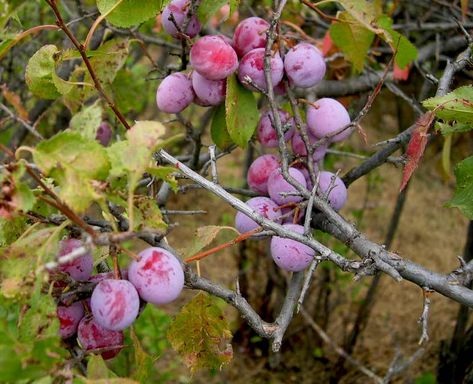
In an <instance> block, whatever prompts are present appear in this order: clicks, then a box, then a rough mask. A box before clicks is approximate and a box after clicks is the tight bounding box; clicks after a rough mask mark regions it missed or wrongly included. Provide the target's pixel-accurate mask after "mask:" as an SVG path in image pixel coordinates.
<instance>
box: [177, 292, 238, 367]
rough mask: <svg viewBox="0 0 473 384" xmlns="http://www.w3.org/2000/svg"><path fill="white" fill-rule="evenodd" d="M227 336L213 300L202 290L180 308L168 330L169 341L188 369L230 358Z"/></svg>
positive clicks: (209, 365) (222, 318) (220, 363)
mask: <svg viewBox="0 0 473 384" xmlns="http://www.w3.org/2000/svg"><path fill="white" fill-rule="evenodd" d="M231 338H232V334H231V332H230V331H229V330H228V324H227V321H226V320H225V317H224V316H223V312H222V310H221V309H220V307H219V306H218V305H217V302H216V299H215V298H213V297H212V296H210V295H209V294H207V293H204V292H199V293H198V294H197V295H195V296H194V298H193V299H192V300H191V301H190V302H189V303H187V304H186V305H185V306H184V307H183V308H182V309H181V312H180V313H179V314H178V315H177V316H176V318H175V319H174V321H173V323H172V324H171V326H170V327H169V331H168V339H169V342H170V343H171V345H172V347H173V348H174V349H175V350H176V351H177V352H178V353H179V354H180V356H181V357H182V358H183V359H184V362H185V364H186V365H187V366H188V367H189V368H190V369H191V371H192V372H196V371H197V370H199V369H204V368H207V369H211V370H217V369H221V368H222V366H223V365H225V364H228V363H229V362H230V361H231V359H232V357H233V351H232V346H231V344H230V341H231Z"/></svg>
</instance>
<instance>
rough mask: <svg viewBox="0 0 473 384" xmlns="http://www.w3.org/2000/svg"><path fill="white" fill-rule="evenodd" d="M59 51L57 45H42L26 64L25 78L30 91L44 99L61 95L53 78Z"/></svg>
mask: <svg viewBox="0 0 473 384" xmlns="http://www.w3.org/2000/svg"><path fill="white" fill-rule="evenodd" d="M58 53H59V50H58V48H57V47H56V46H55V45H52V44H49V45H45V46H44V47H41V48H40V49H39V50H38V51H37V52H36V53H35V54H34V55H33V56H31V58H30V60H29V61H28V65H27V66H26V73H25V80H26V84H27V85H28V88H29V89H30V91H31V92H32V93H33V94H34V95H35V96H38V97H41V98H43V99H56V98H57V97H59V96H60V95H61V93H60V92H59V90H58V89H57V87H56V83H59V82H58V81H57V80H56V81H55V80H54V79H53V74H55V73H56V72H55V71H56V60H55V56H56V55H57V54H58Z"/></svg>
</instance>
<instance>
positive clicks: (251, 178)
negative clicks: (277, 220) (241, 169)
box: [246, 155, 279, 195]
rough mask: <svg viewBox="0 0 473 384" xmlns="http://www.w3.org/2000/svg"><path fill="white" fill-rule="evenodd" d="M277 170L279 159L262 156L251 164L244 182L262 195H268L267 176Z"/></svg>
mask: <svg viewBox="0 0 473 384" xmlns="http://www.w3.org/2000/svg"><path fill="white" fill-rule="evenodd" d="M277 168H279V159H278V157H277V156H275V155H262V156H260V157H258V158H256V159H255V161H253V163H251V165H250V168H248V174H247V177H246V180H247V182H248V186H249V187H250V188H251V189H252V190H253V191H255V192H258V193H260V194H262V195H267V194H268V178H269V175H270V174H271V173H272V172H273V171H274V170H275V169H277Z"/></svg>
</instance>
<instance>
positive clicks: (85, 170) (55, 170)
mask: <svg viewBox="0 0 473 384" xmlns="http://www.w3.org/2000/svg"><path fill="white" fill-rule="evenodd" d="M33 159H34V161H35V163H36V165H37V166H38V167H39V168H40V169H41V171H42V172H43V173H44V174H45V175H46V176H51V177H52V178H53V179H54V180H55V181H56V182H57V184H58V185H59V186H60V190H59V196H60V197H61V198H62V199H63V200H64V201H65V202H66V203H67V204H68V205H70V206H71V208H73V209H75V210H77V211H78V212H84V211H85V210H86V209H87V208H88V207H89V206H90V204H91V203H92V202H93V201H97V200H99V199H101V194H100V193H99V192H98V191H97V190H96V184H97V181H99V180H100V181H101V180H105V179H106V178H107V176H108V174H109V171H110V162H109V157H108V156H107V151H106V150H105V148H104V147H102V146H101V145H100V144H99V143H98V142H96V141H95V140H87V139H86V138H84V137H83V136H81V135H80V134H79V133H77V132H71V131H64V132H61V133H59V134H57V135H55V136H53V137H52V138H51V139H49V140H46V141H42V142H41V143H40V144H38V146H37V147H36V148H35V150H34V152H33Z"/></svg>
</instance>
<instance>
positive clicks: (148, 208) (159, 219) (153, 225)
mask: <svg viewBox="0 0 473 384" xmlns="http://www.w3.org/2000/svg"><path fill="white" fill-rule="evenodd" d="M135 205H136V207H137V208H138V210H139V211H140V212H141V218H140V219H141V221H138V217H137V218H136V220H135V221H136V223H135V225H136V227H137V229H138V230H143V231H151V232H156V231H164V230H166V228H167V224H166V223H165V222H164V220H163V215H162V213H161V210H160V209H159V207H158V204H157V203H156V200H154V199H153V198H150V197H143V198H139V199H138V201H137V202H136V204H135Z"/></svg>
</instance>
